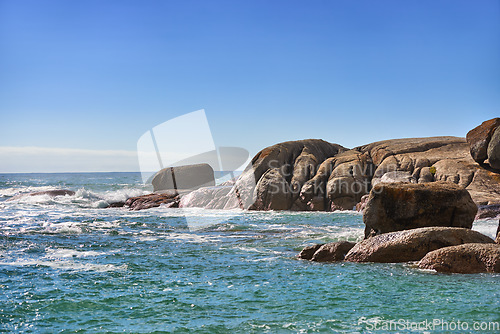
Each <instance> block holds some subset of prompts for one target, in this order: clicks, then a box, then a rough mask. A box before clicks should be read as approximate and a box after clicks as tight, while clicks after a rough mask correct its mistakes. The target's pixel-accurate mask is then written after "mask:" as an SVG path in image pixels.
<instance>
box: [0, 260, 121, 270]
mask: <svg viewBox="0 0 500 334" xmlns="http://www.w3.org/2000/svg"><path fill="white" fill-rule="evenodd" d="M0 265H4V266H12V267H26V266H36V267H38V266H44V267H50V268H53V269H63V270H70V271H97V272H107V271H121V270H127V269H128V266H127V265H126V264H123V265H121V266H115V265H113V264H96V263H80V262H75V261H69V260H54V261H46V260H16V261H14V262H0Z"/></svg>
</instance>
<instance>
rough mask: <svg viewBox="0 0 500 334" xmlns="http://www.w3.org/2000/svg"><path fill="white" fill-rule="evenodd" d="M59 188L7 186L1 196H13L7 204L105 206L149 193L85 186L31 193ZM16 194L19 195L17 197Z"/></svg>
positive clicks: (138, 190) (141, 190)
mask: <svg viewBox="0 0 500 334" xmlns="http://www.w3.org/2000/svg"><path fill="white" fill-rule="evenodd" d="M57 189H58V188H55V187H52V186H44V187H22V188H7V189H0V197H12V198H11V199H10V201H9V202H3V203H4V204H5V205H7V204H10V203H12V204H14V203H16V204H27V205H66V206H68V205H69V206H75V205H77V206H80V207H88V208H105V207H107V206H108V205H109V204H111V203H116V202H125V201H126V200H127V199H128V198H130V197H135V196H141V195H145V194H148V193H149V192H148V191H145V190H144V189H137V188H124V189H118V190H109V191H105V192H94V191H91V190H88V189H85V188H80V189H78V190H76V191H75V194H74V195H60V196H49V195H45V194H41V195H34V196H33V195H29V194H30V193H34V192H40V191H48V190H57ZM23 195H25V196H23ZM14 196H19V197H17V198H16V197H14Z"/></svg>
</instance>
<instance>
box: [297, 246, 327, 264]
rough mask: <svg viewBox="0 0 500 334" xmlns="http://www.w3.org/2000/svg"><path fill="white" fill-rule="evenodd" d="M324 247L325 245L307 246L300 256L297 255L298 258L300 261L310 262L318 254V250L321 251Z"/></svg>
mask: <svg viewBox="0 0 500 334" xmlns="http://www.w3.org/2000/svg"><path fill="white" fill-rule="evenodd" d="M323 245H324V244H317V245H312V246H306V247H304V249H302V251H301V252H300V253H299V255H297V257H298V258H299V259H304V260H310V259H312V258H313V255H314V253H316V251H317V250H318V249H320V248H321V246H323Z"/></svg>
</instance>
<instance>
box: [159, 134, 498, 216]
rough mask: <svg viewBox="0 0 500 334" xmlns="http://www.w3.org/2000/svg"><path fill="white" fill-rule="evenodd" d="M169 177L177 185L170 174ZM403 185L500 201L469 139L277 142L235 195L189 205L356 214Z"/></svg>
mask: <svg viewBox="0 0 500 334" xmlns="http://www.w3.org/2000/svg"><path fill="white" fill-rule="evenodd" d="M163 175H164V178H165V180H166V181H165V182H166V183H167V184H170V185H171V183H172V182H170V181H169V180H170V179H169V173H168V171H166V172H165V173H163ZM174 175H177V173H174ZM401 181H403V182H408V183H415V184H427V183H429V184H430V183H433V182H435V181H448V182H452V183H456V184H458V185H460V186H462V187H464V188H466V189H467V191H468V192H469V193H470V195H471V197H472V199H473V200H474V202H475V203H476V204H478V205H487V204H494V203H500V173H498V172H496V171H495V170H493V169H491V168H489V167H488V166H481V165H480V164H478V163H477V162H475V161H474V160H473V159H472V157H471V154H470V150H469V144H468V143H467V141H466V140H465V139H464V138H458V137H430V138H409V139H394V140H385V141H380V142H376V143H372V144H368V145H364V146H360V147H356V148H354V149H351V150H349V149H346V148H344V147H342V146H340V145H337V144H332V143H329V142H326V141H323V140H319V139H308V140H299V141H291V142H285V143H280V144H276V145H273V146H270V147H268V148H265V149H264V150H262V151H260V152H259V153H257V155H255V157H254V158H253V159H252V162H251V163H250V164H249V165H248V166H247V168H246V169H245V171H244V172H243V173H242V174H241V175H240V177H239V178H238V179H237V180H236V182H235V184H234V185H233V186H232V188H231V189H230V190H228V189H223V190H220V191H218V190H216V189H212V187H209V188H210V189H204V188H200V189H198V190H194V192H193V193H196V194H193V196H190V197H188V198H186V200H184V201H183V202H182V203H181V206H183V207H190V206H193V207H211V208H220V209H234V208H241V209H251V210H294V211H304V210H310V211H334V210H352V209H353V208H354V207H355V206H356V205H357V204H358V203H359V202H360V201H361V198H362V197H363V196H364V195H366V194H368V193H369V192H370V189H371V188H372V187H373V186H375V185H377V184H378V183H381V182H384V183H387V182H401ZM169 182H170V183H169ZM178 188H179V187H178ZM179 189H180V188H179ZM210 197H211V198H210ZM188 199H189V200H188ZM207 205H209V206H207Z"/></svg>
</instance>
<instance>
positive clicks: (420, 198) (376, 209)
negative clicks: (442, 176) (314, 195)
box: [363, 182, 477, 238]
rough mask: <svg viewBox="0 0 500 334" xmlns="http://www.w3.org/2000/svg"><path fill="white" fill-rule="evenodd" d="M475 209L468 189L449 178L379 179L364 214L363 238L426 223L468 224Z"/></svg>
mask: <svg viewBox="0 0 500 334" xmlns="http://www.w3.org/2000/svg"><path fill="white" fill-rule="evenodd" d="M476 212H477V206H476V204H475V203H474V202H473V201H472V198H471V197H470V195H469V193H468V192H467V190H465V189H464V188H462V187H460V186H458V185H456V184H454V183H451V182H432V183H421V184H411V183H379V184H377V185H376V186H375V187H373V189H372V191H371V192H370V196H369V198H368V203H367V205H366V209H365V211H364V214H363V222H364V223H365V226H366V228H365V238H368V237H371V236H374V235H377V234H382V233H387V232H393V231H401V230H408V229H414V228H419V227H429V226H443V227H463V228H471V227H472V223H473V221H474V216H475V215H476Z"/></svg>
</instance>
